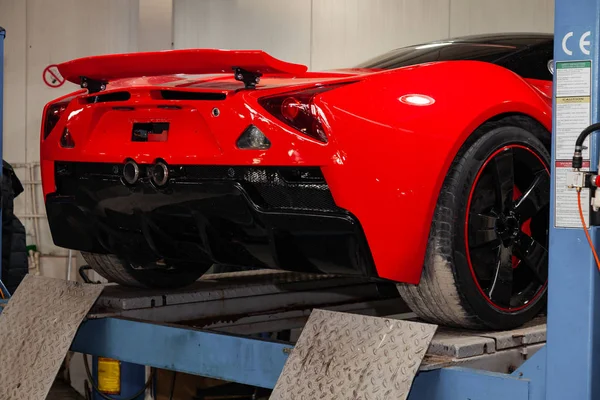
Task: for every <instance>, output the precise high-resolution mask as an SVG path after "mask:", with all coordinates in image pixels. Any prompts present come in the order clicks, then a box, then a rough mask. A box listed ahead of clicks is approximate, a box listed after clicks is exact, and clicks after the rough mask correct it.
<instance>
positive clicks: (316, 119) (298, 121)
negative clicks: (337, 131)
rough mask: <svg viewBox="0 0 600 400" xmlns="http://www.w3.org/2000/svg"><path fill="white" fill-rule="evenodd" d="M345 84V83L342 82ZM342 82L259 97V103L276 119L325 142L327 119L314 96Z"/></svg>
mask: <svg viewBox="0 0 600 400" xmlns="http://www.w3.org/2000/svg"><path fill="white" fill-rule="evenodd" d="M343 84H346V83H343ZM343 84H334V85H326V86H318V87H314V88H310V89H303V90H298V91H295V92H288V93H284V94H278V95H275V96H268V97H263V98H261V99H260V100H259V101H258V102H259V104H260V105H261V106H262V107H263V108H264V109H265V110H267V111H268V112H269V113H270V114H272V115H273V116H274V117H275V118H277V119H278V120H280V121H282V122H284V123H285V124H286V125H289V126H291V127H292V128H294V129H296V130H298V131H300V132H301V133H303V134H304V135H307V136H309V137H311V138H313V139H316V140H318V141H320V142H323V143H327V134H326V132H325V128H324V127H325V126H326V125H327V121H326V120H325V117H324V114H323V112H322V110H321V108H320V107H319V106H318V105H317V104H315V98H316V97H317V96H318V95H319V94H321V93H324V92H327V91H329V90H332V89H335V88H337V87H339V86H341V85H343Z"/></svg>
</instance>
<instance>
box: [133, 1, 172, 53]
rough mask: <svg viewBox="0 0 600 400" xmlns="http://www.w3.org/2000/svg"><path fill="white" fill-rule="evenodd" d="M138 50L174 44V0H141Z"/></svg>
mask: <svg viewBox="0 0 600 400" xmlns="http://www.w3.org/2000/svg"><path fill="white" fill-rule="evenodd" d="M139 1H140V15H139V23H138V51H154V50H165V49H170V48H172V46H173V0H139Z"/></svg>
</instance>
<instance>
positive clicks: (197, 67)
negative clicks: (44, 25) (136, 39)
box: [58, 49, 308, 93]
mask: <svg viewBox="0 0 600 400" xmlns="http://www.w3.org/2000/svg"><path fill="white" fill-rule="evenodd" d="M307 69H308V68H307V67H306V66H305V65H300V64H293V63H288V62H285V61H281V60H278V59H277V58H274V57H272V56H270V55H269V54H267V53H265V52H264V51H261V50H216V49H186V50H165V51H155V52H141V53H128V54H109V55H101V56H94V57H85V58H79V59H76V60H72V61H67V62H65V63H62V64H59V65H58V70H59V72H60V73H61V75H62V76H63V77H64V78H65V79H66V80H68V81H69V82H73V83H76V84H79V85H81V87H83V88H87V89H88V90H89V91H90V92H91V93H93V92H98V91H100V90H104V89H105V88H106V85H107V84H108V83H109V82H111V81H114V80H117V79H123V78H136V77H141V76H160V75H174V74H190V75H197V74H198V75H199V74H220V73H229V72H230V73H233V74H234V76H235V78H236V79H237V80H239V81H242V82H244V84H245V86H246V88H247V89H248V88H254V87H255V86H256V84H257V83H258V81H259V80H260V77H261V76H262V75H263V74H286V75H297V74H302V73H304V72H306V71H307Z"/></svg>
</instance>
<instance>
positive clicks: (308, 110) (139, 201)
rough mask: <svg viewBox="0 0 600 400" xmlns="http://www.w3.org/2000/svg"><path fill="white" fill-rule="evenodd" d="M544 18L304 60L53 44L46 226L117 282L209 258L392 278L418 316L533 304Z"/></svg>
mask: <svg viewBox="0 0 600 400" xmlns="http://www.w3.org/2000/svg"><path fill="white" fill-rule="evenodd" d="M552 52H553V39H552V36H551V35H540V34H506V35H487V36H470V37H462V38H456V39H452V40H448V41H439V42H432V43H426V44H421V45H417V46H410V47H405V48H401V49H397V50H394V51H391V52H389V53H387V54H384V55H382V56H380V57H378V58H375V59H373V60H371V61H368V62H366V63H364V64H362V65H360V66H358V67H355V68H351V69H345V70H335V71H329V72H307V68H306V67H305V66H302V65H297V64H291V63H287V62H284V61H280V60H277V59H275V58H273V57H271V56H269V55H268V54H266V53H264V52H262V51H223V50H173V51H164V52H153V53H135V54H120V55H105V56H97V57H89V58H83V59H77V60H74V61H69V62H66V63H64V64H61V65H60V66H59V69H60V72H61V73H62V75H63V76H64V78H65V79H67V80H68V81H70V82H74V83H77V84H79V85H80V86H81V88H82V89H81V90H79V91H77V92H74V93H72V94H69V95H68V96H65V97H62V98H59V99H56V100H55V101H52V102H51V103H49V104H48V105H47V106H46V107H45V109H44V116H43V123H42V134H41V160H42V175H43V189H44V196H45V202H46V208H47V213H48V218H49V222H50V227H51V231H52V235H53V239H54V242H55V243H56V244H57V245H59V246H62V247H66V248H70V249H75V250H80V251H81V252H83V255H84V257H85V259H86V260H87V262H88V263H89V264H90V266H92V268H94V269H95V270H96V271H97V272H98V273H100V274H101V275H103V276H104V277H106V278H108V279H109V280H111V281H114V282H118V283H120V284H123V285H132V286H149V287H176V286H183V285H187V284H189V283H191V282H193V281H195V280H196V279H197V278H198V277H200V276H201V275H202V274H203V273H204V272H206V270H208V269H209V267H210V266H211V265H226V266H238V267H254V268H278V269H286V270H291V271H306V272H322V273H328V274H348V275H360V276H365V277H369V278H373V279H385V280H391V281H395V282H398V288H399V290H400V293H401V295H402V297H403V298H404V300H405V301H406V302H407V303H408V305H409V306H410V307H411V308H412V309H413V310H414V311H415V312H416V313H417V314H418V315H419V316H421V317H423V318H425V319H427V320H429V321H433V322H436V323H441V324H445V325H453V326H461V327H473V328H481V327H485V328H509V327H514V326H518V325H520V324H522V323H524V322H526V321H527V320H529V319H531V318H532V317H533V316H534V315H536V314H537V313H538V312H539V311H540V310H541V309H542V307H543V306H544V302H545V300H544V298H545V293H546V287H547V277H548V251H547V245H548V225H549V207H548V203H549V198H550V195H549V191H550V178H549V162H550V155H549V149H550V141H551V134H550V131H551V91H552V89H551V85H552V82H551V81H552Z"/></svg>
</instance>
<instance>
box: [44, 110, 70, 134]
mask: <svg viewBox="0 0 600 400" xmlns="http://www.w3.org/2000/svg"><path fill="white" fill-rule="evenodd" d="M68 105H69V102H68V101H64V102H60V103H55V104H51V105H49V106H48V108H47V110H46V116H45V121H44V139H46V138H47V137H48V136H49V135H50V133H51V132H52V130H53V129H54V127H55V126H56V124H58V121H59V120H60V117H61V116H62V115H63V113H64V112H65V110H66V109H67V106H68Z"/></svg>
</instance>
